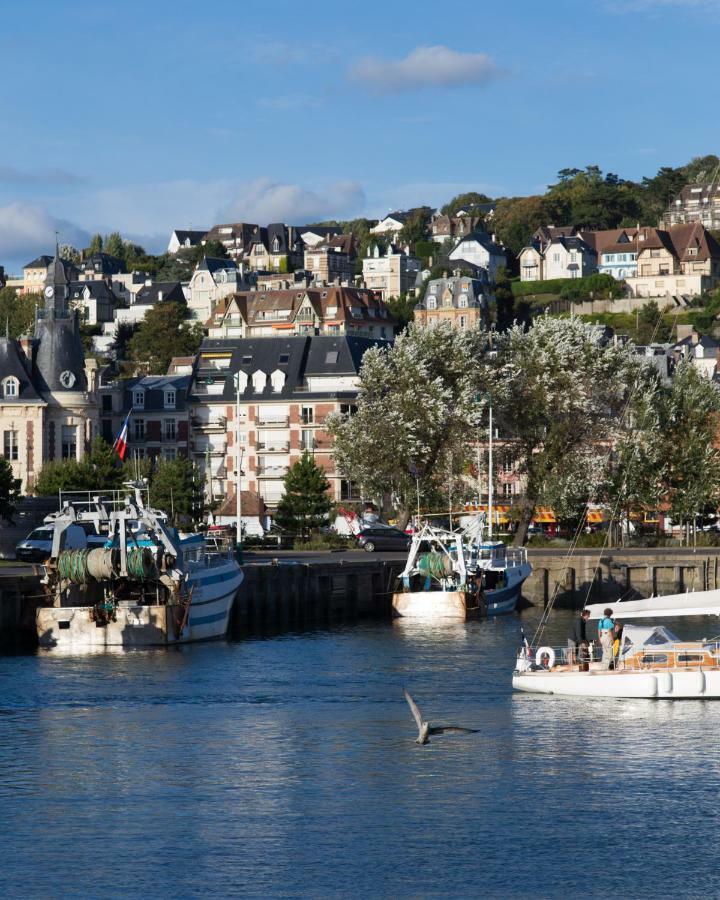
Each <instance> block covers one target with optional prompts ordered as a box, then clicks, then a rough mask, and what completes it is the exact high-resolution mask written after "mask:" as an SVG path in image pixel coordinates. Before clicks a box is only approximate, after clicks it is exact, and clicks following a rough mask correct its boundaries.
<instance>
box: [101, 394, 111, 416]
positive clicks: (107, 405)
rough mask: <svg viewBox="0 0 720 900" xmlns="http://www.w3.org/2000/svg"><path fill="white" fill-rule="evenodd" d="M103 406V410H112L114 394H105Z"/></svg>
mask: <svg viewBox="0 0 720 900" xmlns="http://www.w3.org/2000/svg"><path fill="white" fill-rule="evenodd" d="M102 408H103V412H112V394H103V398H102Z"/></svg>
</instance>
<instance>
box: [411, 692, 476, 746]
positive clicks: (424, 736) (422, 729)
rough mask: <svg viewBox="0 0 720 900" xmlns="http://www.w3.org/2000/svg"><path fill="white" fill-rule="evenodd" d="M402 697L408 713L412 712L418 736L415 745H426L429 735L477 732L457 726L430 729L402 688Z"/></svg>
mask: <svg viewBox="0 0 720 900" xmlns="http://www.w3.org/2000/svg"><path fill="white" fill-rule="evenodd" d="M403 695H404V696H405V699H406V700H407V702H408V706H409V707H410V711H411V712H412V714H413V718H414V719H415V722H416V724H417V727H418V736H417V739H416V741H415V743H416V744H427V742H428V738H429V737H430V735H431V734H477V733H478V731H479V729H478V728H460V727H458V726H457V725H438V726H435V727H434V728H431V727H430V723H429V722H426V721H425V719H423V717H422V713H421V712H420V710H419V709H418V708H417V704H416V703H415V701H414V700H413V698H412V697H411V696H410V694H409V693H408V691H407V690H406V688H403Z"/></svg>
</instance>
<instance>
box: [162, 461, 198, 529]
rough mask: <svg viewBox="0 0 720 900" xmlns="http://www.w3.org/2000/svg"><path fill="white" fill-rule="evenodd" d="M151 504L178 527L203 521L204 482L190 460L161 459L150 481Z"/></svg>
mask: <svg viewBox="0 0 720 900" xmlns="http://www.w3.org/2000/svg"><path fill="white" fill-rule="evenodd" d="M150 503H151V505H152V506H154V507H155V508H157V509H161V510H163V511H164V512H166V513H167V514H168V516H170V517H171V519H172V521H173V523H174V524H176V525H178V524H180V523H181V522H182V521H184V520H187V519H193V520H194V521H200V519H202V514H203V491H202V479H201V478H200V476H199V473H198V471H197V468H196V466H195V465H194V464H193V462H192V461H191V460H189V459H187V458H186V457H183V456H181V457H178V458H177V459H169V460H166V459H161V460H159V461H158V463H157V467H156V469H155V472H154V473H153V475H152V477H151V479H150Z"/></svg>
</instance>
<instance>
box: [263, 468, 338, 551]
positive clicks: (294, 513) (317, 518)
mask: <svg viewBox="0 0 720 900" xmlns="http://www.w3.org/2000/svg"><path fill="white" fill-rule="evenodd" d="M329 487H330V482H329V481H328V480H327V478H326V477H325V472H324V470H323V469H321V468H320V467H319V466H318V465H317V464H316V463H315V460H314V459H313V458H312V456H311V455H310V454H309V453H308V452H307V451H305V453H303V455H302V456H301V457H300V459H299V460H298V461H297V462H296V463H295V464H294V465H292V466H291V467H290V468H289V469H288V473H287V475H286V476H285V493H284V494H283V496H282V498H281V500H280V502H279V503H278V508H277V513H276V515H275V521H276V522H277V524H278V525H279V526H280V527H281V528H286V529H287V530H288V531H291V532H293V533H294V534H298V533H300V534H302V536H303V537H307V536H308V534H309V533H310V531H312V529H313V528H319V527H320V526H321V525H322V524H324V523H325V522H326V521H327V517H328V513H329V512H330V507H331V506H332V501H331V500H330V495H329V494H328V489H329Z"/></svg>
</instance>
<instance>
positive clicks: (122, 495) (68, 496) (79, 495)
mask: <svg viewBox="0 0 720 900" xmlns="http://www.w3.org/2000/svg"><path fill="white" fill-rule="evenodd" d="M134 490H135V488H129V487H125V488H121V489H119V490H117V489H112V490H103V489H98V490H95V491H62V490H61V491H59V492H58V494H59V500H60V509H63V508H64V507H66V506H71V507H72V508H73V509H74V510H75V512H76V514H78V515H80V514H82V513H89V512H94V511H95V510H96V508H97V506H98V504H102V505H103V506H104V507H105V508H106V510H107V511H108V512H119V511H120V510H122V509H124V508H125V503H126V501H127V500H128V499H130V500H132V501H134V499H135V497H134ZM137 490H139V491H140V496H141V498H142V501H143V504H144V505H145V506H146V507H148V506H149V505H150V504H149V498H150V491H149V488H147V487H146V486H143V487H140V488H137Z"/></svg>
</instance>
